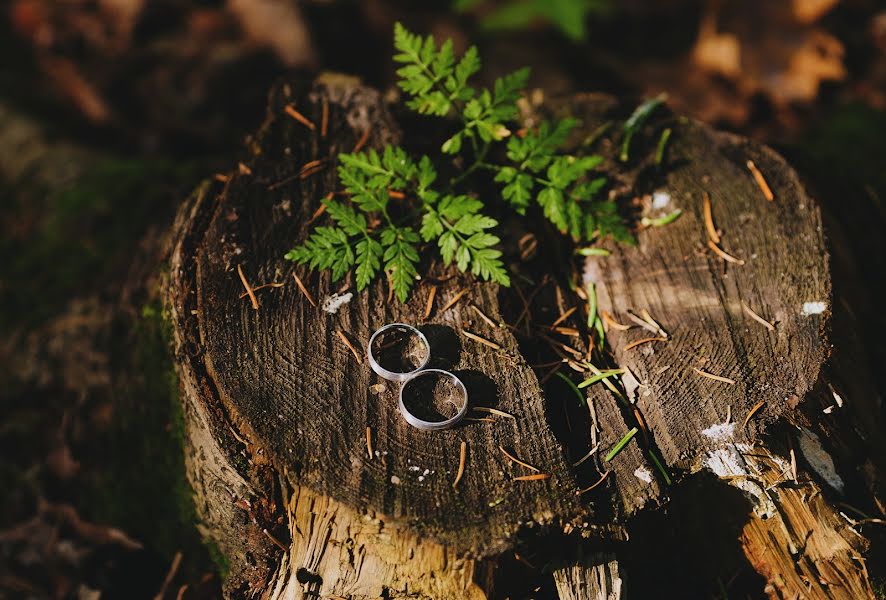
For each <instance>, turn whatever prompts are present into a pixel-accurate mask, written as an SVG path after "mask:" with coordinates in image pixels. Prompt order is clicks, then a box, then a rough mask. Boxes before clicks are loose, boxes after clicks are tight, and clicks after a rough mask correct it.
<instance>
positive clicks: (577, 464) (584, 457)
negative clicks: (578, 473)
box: [572, 444, 600, 467]
mask: <svg viewBox="0 0 886 600" xmlns="http://www.w3.org/2000/svg"><path fill="white" fill-rule="evenodd" d="M599 449H600V444H597V445H595V446H594V447H593V448H591V449H590V450H589V451H588V453H587V454H585V455H584V456H582V457H581V458H579V459H578V460H577V461H575V462H574V463H572V466H573V467H578V466H581V465H582V464H584V462H585V461H586V460H588V459H589V458H591V457H592V456H593V455H595V454H596V453H597V450H599Z"/></svg>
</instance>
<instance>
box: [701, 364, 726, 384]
mask: <svg viewBox="0 0 886 600" xmlns="http://www.w3.org/2000/svg"><path fill="white" fill-rule="evenodd" d="M692 370H693V371H695V372H696V373H698V374H699V375H701V376H702V377H707V378H708V379H713V380H714V381H720V382H722V383H728V384H729V385H735V380H734V379H730V378H728V377H720V376H719V375H714V374H713V373H708V372H707V371H702V370H701V369H696V368H695V367H692Z"/></svg>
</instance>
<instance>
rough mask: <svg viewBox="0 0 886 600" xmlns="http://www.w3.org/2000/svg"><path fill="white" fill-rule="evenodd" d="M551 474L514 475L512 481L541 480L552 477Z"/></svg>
mask: <svg viewBox="0 0 886 600" xmlns="http://www.w3.org/2000/svg"><path fill="white" fill-rule="evenodd" d="M550 478H551V476H550V474H548V473H536V474H534V475H521V476H520V477H514V478H513V479H512V480H511V481H541V480H543V479H550Z"/></svg>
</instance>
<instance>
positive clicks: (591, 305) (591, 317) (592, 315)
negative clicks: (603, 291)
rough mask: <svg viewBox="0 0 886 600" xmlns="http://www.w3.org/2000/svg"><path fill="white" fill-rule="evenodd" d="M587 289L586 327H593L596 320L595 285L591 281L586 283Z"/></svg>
mask: <svg viewBox="0 0 886 600" xmlns="http://www.w3.org/2000/svg"><path fill="white" fill-rule="evenodd" d="M586 287H587V290H588V329H593V328H594V323H596V322H597V286H595V285H594V282H593V281H589V282H588V283H587V286H586Z"/></svg>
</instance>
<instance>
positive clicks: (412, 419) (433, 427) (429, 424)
mask: <svg viewBox="0 0 886 600" xmlns="http://www.w3.org/2000/svg"><path fill="white" fill-rule="evenodd" d="M434 374H437V375H443V376H445V377H448V378H450V379H451V380H452V381H454V382H455V385H456V386H457V387H458V388H459V389H460V390H461V394H462V396H463V397H464V404H462V405H461V407H460V408H459V409H458V413H457V414H456V415H455V416H454V417H451V418H449V419H446V420H445V421H425V420H423V419H419V418H418V417H416V416H415V415H414V414H412V413H411V412H409V410H407V408H406V404H405V403H404V402H403V390H405V389H406V386H408V385H409V384H410V383H411V382H413V381H415V380H416V379H418V378H419V377H424V376H425V375H434ZM400 414H402V415H403V418H404V419H406V422H407V423H409V424H410V425H412V426H413V427H415V428H417V429H423V430H425V431H439V430H440V429H450V428H452V427H454V426H455V424H456V423H458V422H459V421H461V420H462V419H463V418H464V417H465V415H466V414H468V390H467V388H465V384H464V383H463V382H462V380H461V379H459V378H458V377H456V376H455V375H454V374H452V373H450V372H449V371H444V370H443V369H424V370H421V371H417V372H415V373H413V374H412V375H411V376H409V377H408V378H407V379H406V380H405V381H403V385H401V386H400Z"/></svg>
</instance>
